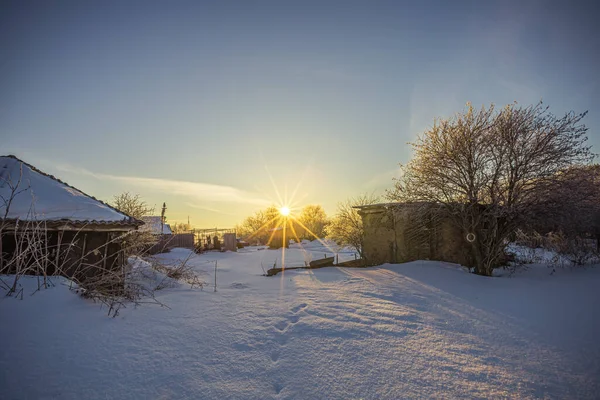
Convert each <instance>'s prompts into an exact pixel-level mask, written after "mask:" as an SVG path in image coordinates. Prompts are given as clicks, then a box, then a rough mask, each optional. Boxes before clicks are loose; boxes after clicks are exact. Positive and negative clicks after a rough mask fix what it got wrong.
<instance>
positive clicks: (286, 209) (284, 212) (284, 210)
mask: <svg viewBox="0 0 600 400" xmlns="http://www.w3.org/2000/svg"><path fill="white" fill-rule="evenodd" d="M279 213H280V214H281V215H283V216H284V217H287V216H288V215H290V209H289V207H285V206H283V207H281V208H280V209H279Z"/></svg>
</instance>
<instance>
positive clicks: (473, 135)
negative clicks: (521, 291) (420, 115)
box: [388, 103, 593, 276]
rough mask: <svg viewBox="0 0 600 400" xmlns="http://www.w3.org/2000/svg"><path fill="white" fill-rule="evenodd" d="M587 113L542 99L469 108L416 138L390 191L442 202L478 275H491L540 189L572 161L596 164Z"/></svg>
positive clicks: (399, 196)
mask: <svg viewBox="0 0 600 400" xmlns="http://www.w3.org/2000/svg"><path fill="white" fill-rule="evenodd" d="M585 115H586V113H583V114H575V113H573V112H570V113H567V114H566V115H565V116H563V117H562V118H558V117H556V116H554V115H552V114H551V113H550V112H549V111H548V107H545V106H543V105H542V103H539V104H537V105H535V106H527V107H522V106H518V105H516V104H512V105H507V106H506V107H504V108H503V109H502V110H500V111H496V110H495V108H494V106H490V107H489V108H485V107H482V108H481V109H480V110H475V109H474V108H473V107H472V106H471V105H470V104H468V105H467V109H466V110H465V111H464V112H463V113H459V114H457V115H456V116H455V117H453V118H451V119H447V120H440V121H437V122H436V123H435V124H434V126H433V127H432V128H431V129H430V130H428V131H427V132H425V133H424V134H423V135H421V136H420V137H419V138H418V139H417V141H416V142H415V143H412V146H413V150H414V158H413V159H412V160H411V161H410V162H409V163H408V164H406V165H404V166H402V172H403V175H402V177H401V178H399V179H397V180H396V182H395V187H394V189H393V190H392V191H390V192H388V197H389V198H390V199H392V200H396V201H425V202H430V203H435V204H439V205H441V206H443V209H444V210H445V213H446V216H447V217H448V218H451V219H452V221H454V223H455V224H457V225H458V227H460V229H461V230H462V232H463V234H464V238H465V245H466V246H468V249H469V254H470V256H471V262H470V263H471V264H472V265H471V266H472V267H473V268H474V272H475V273H477V274H480V275H486V276H489V275H491V274H492V270H493V269H494V268H495V267H497V266H498V265H499V264H500V263H501V262H502V260H503V256H504V247H505V244H506V239H507V238H508V236H509V235H510V234H511V233H512V232H513V231H514V230H515V228H516V227H518V226H520V225H522V224H524V223H526V221H527V220H528V219H530V218H531V217H532V211H533V210H534V205H535V204H536V202H538V201H539V199H540V193H541V192H543V191H544V190H548V188H550V187H552V186H553V185H554V184H555V182H556V181H557V176H558V174H559V173H560V172H561V171H562V170H564V169H565V168H567V167H569V166H571V165H581V164H585V163H588V162H589V161H591V159H592V157H593V155H592V153H591V151H590V147H588V146H586V145H585V141H586V140H587V136H586V133H587V128H586V127H585V125H582V124H581V123H580V122H581V120H582V119H583V118H584V117H585Z"/></svg>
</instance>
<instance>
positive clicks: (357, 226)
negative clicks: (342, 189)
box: [325, 194, 379, 258]
mask: <svg viewBox="0 0 600 400" xmlns="http://www.w3.org/2000/svg"><path fill="white" fill-rule="evenodd" d="M378 201H379V197H378V196H375V195H374V194H361V195H359V196H356V197H352V198H349V199H348V200H346V201H345V202H342V203H339V204H338V207H337V212H336V213H335V215H334V216H333V218H331V220H330V222H329V225H327V227H326V228H325V231H326V233H327V237H328V238H330V239H332V240H335V241H336V242H337V243H338V244H340V245H349V246H352V247H354V248H355V249H356V251H357V252H358V253H359V254H360V256H361V258H364V254H363V243H364V229H363V221H362V217H361V216H360V215H359V214H358V210H357V209H355V208H354V207H355V206H365V205H369V204H374V203H377V202H378Z"/></svg>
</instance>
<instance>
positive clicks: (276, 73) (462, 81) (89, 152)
mask: <svg viewBox="0 0 600 400" xmlns="http://www.w3.org/2000/svg"><path fill="white" fill-rule="evenodd" d="M597 7H598V6H596V5H595V4H594V2H577V1H573V2H553V1H523V0H522V1H514V2H512V1H498V2H494V1H486V2H482V1H465V2H460V1H456V2H446V1H438V2H433V1H413V2H402V1H399V0H398V1H351V0H350V1H333V0H332V1H258V0H257V1H251V0H247V1H244V0H240V1H171V2H165V1H133V0H131V1H110V0H106V1H101V2H91V1H54V2H47V1H27V0H25V1H6V0H5V1H2V2H0V56H1V57H0V154H3V155H6V154H14V155H16V156H18V157H19V158H21V159H23V160H24V161H26V162H28V163H30V164H33V165H34V166H36V167H38V168H40V169H41V170H43V171H45V172H47V173H50V174H53V175H56V176H57V177H59V178H61V179H62V180H64V181H66V182H67V183H69V184H71V185H73V186H75V187H77V188H79V189H81V190H83V191H84V192H86V193H88V194H91V195H93V196H95V197H97V198H99V199H102V200H107V201H110V200H111V199H112V197H113V196H114V195H116V194H119V193H121V192H124V191H129V192H131V193H137V194H140V196H141V197H142V198H143V199H145V200H146V202H147V203H148V204H150V205H151V206H154V207H156V210H157V214H158V213H160V206H161V205H162V203H163V202H166V203H167V214H166V215H167V217H168V220H169V221H171V222H177V221H179V222H185V221H187V219H188V217H189V219H190V222H191V224H192V225H193V226H195V227H198V228H208V227H222V228H227V227H232V226H234V225H235V224H236V223H239V222H241V221H242V220H243V219H244V218H245V217H246V216H248V215H250V214H252V213H254V212H255V211H257V210H259V209H261V208H264V207H265V206H268V205H269V204H271V203H275V204H278V203H280V198H281V200H282V201H283V202H286V203H291V205H293V206H294V207H296V208H301V207H302V206H304V205H306V204H321V205H322V206H323V207H324V208H325V210H326V211H327V213H328V214H333V213H334V212H335V210H336V205H337V203H339V202H342V201H345V200H346V199H347V198H349V197H352V196H356V195H358V194H361V193H375V194H382V193H383V192H384V191H385V189H386V188H390V187H392V185H393V182H392V178H393V177H394V176H396V175H397V174H398V164H399V163H405V162H407V161H408V160H409V159H410V157H411V147H410V145H408V143H409V142H412V141H414V140H415V139H416V138H417V135H419V134H420V133H422V132H424V131H425V130H426V129H427V128H428V127H431V126H432V124H433V122H434V119H435V118H440V117H451V116H452V115H453V114H454V113H456V112H459V111H461V110H463V109H464V106H465V104H466V103H467V102H469V101H470V102H471V103H473V104H474V105H475V106H477V107H479V106H482V105H489V104H491V103H494V104H496V105H500V106H501V105H505V104H508V103H512V102H514V101H517V102H518V103H519V104H523V105H529V104H534V103H537V102H538V101H540V100H543V101H544V103H546V104H548V105H550V107H551V110H552V111H553V112H554V113H555V114H558V115H560V114H564V113H566V112H569V111H571V110H573V111H576V112H583V111H586V110H589V114H588V116H587V117H586V118H585V120H584V122H585V124H586V125H587V126H588V128H589V132H588V136H589V143H590V144H591V145H592V146H594V148H595V151H596V152H600V133H599V131H598V130H599V129H600V108H599V104H600V85H599V82H600V77H599V76H598V71H599V70H600V62H599V61H600V51H599V50H600V28H599V26H600V25H599V24H598V23H597V16H598V12H597Z"/></svg>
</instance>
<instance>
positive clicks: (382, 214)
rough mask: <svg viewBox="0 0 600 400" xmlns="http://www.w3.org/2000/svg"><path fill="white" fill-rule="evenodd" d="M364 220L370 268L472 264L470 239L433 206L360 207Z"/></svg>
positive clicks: (411, 204) (390, 204) (364, 240)
mask: <svg viewBox="0 0 600 400" xmlns="http://www.w3.org/2000/svg"><path fill="white" fill-rule="evenodd" d="M355 208H356V209H357V210H358V214H359V215H360V216H361V218H362V222H363V229H364V239H363V257H364V258H365V260H366V263H367V264H369V265H378V264H383V263H401V262H408V261H414V260H439V261H447V262H453V263H457V264H462V265H469V264H470V262H469V253H468V251H467V247H468V246H466V245H467V244H468V243H467V242H466V238H464V237H463V233H462V232H461V230H460V229H459V228H458V227H456V226H455V225H454V224H453V223H452V221H450V220H449V219H448V218H447V217H444V214H443V213H440V212H439V209H438V208H437V207H435V206H434V205H432V204H426V203H382V204H371V205H365V206H356V207H355Z"/></svg>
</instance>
